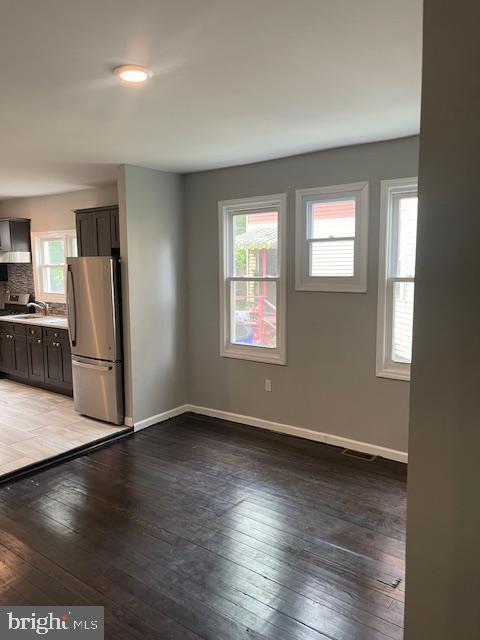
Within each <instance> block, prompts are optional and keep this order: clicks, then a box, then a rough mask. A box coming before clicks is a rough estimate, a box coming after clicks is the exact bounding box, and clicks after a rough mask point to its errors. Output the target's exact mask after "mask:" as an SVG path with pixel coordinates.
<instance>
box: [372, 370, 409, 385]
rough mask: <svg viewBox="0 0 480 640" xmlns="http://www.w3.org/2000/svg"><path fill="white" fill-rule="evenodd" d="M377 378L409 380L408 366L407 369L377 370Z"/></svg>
mask: <svg viewBox="0 0 480 640" xmlns="http://www.w3.org/2000/svg"><path fill="white" fill-rule="evenodd" d="M376 375H377V378H390V379H391V380H402V381H403V382H410V368H408V370H404V369H395V368H387V369H380V370H377V374H376Z"/></svg>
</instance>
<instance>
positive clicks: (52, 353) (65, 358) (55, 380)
mask: <svg viewBox="0 0 480 640" xmlns="http://www.w3.org/2000/svg"><path fill="white" fill-rule="evenodd" d="M44 361H45V362H44V367H45V384H48V385H50V386H52V387H56V388H61V389H66V390H68V389H71V387H72V359H71V352H70V348H69V346H68V345H67V344H65V343H64V342H63V341H61V340H59V339H57V340H55V339H51V338H45V341H44Z"/></svg>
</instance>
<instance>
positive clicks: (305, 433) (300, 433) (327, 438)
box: [186, 405, 408, 463]
mask: <svg viewBox="0 0 480 640" xmlns="http://www.w3.org/2000/svg"><path fill="white" fill-rule="evenodd" d="M186 406H187V407H188V409H187V411H191V412H192V413H198V414H201V415H204V416H211V417H212V418H221V419H223V420H230V422H239V423H241V424H247V425H249V426H251V427H259V428H260V429H267V430H268V431H274V432H275V433H285V434H287V435H290V436H296V437H297V438H304V439H306V440H314V441H315V442H323V443H325V444H331V445H334V446H336V447H342V448H343V449H354V450H355V451H361V452H363V453H369V454H371V455H374V456H379V457H381V458H387V459H388V460H395V461H396V462H404V463H407V462H408V453H406V452H404V451H397V450H396V449H388V448H387V447H380V446H378V445H376V444H369V443H367V442H360V441H359V440H351V439H350V438H343V437H342V436H334V435H331V434H329V433H322V432H321V431H314V430H313V429H304V428H303V427H294V426H292V425H289V424H282V423H280V422H271V421H270V420H263V419H262V418H253V417H252V416H243V415H241V414H239V413H230V412H229V411H221V410H220V409H209V408H208V407H199V406H196V405H186Z"/></svg>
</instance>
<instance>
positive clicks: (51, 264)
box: [32, 230, 77, 302]
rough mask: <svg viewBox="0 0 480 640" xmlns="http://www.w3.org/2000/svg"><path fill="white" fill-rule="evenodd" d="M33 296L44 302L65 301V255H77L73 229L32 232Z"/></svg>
mask: <svg viewBox="0 0 480 640" xmlns="http://www.w3.org/2000/svg"><path fill="white" fill-rule="evenodd" d="M32 247H33V263H34V277H35V297H36V298H37V300H41V301H44V302H65V273H66V262H67V257H69V256H76V255H77V238H76V233H75V231H73V230H72V231H52V232H48V233H43V232H42V233H32Z"/></svg>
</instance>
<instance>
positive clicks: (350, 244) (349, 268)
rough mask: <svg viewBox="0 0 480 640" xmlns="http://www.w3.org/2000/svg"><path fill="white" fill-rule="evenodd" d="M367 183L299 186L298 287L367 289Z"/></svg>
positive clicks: (325, 289)
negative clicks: (311, 186)
mask: <svg viewBox="0 0 480 640" xmlns="http://www.w3.org/2000/svg"><path fill="white" fill-rule="evenodd" d="M367 248H368V183H367V182H356V183H353V184H343V185H337V186H334V187H318V188H315V189H298V190H297V192H296V256H295V258H296V265H295V287H296V289H298V290H300V291H350V292H365V291H366V290H367Z"/></svg>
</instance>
